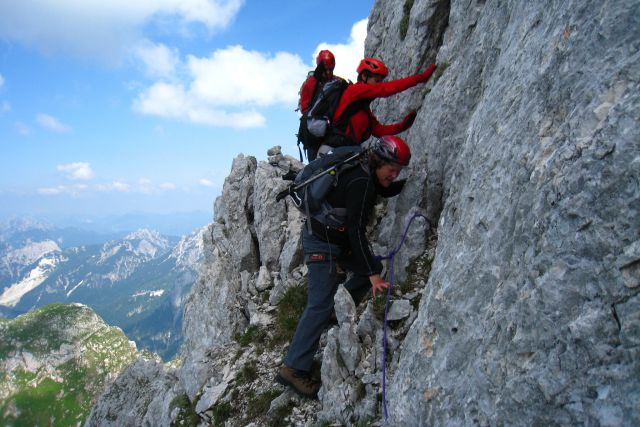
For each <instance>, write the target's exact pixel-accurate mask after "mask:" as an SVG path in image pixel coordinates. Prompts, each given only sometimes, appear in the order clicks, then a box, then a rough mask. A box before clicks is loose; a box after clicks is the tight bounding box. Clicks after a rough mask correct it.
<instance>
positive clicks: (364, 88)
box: [333, 65, 435, 120]
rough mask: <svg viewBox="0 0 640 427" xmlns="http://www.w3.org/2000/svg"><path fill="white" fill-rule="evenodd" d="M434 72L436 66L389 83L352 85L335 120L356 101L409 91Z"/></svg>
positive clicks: (345, 94)
mask: <svg viewBox="0 0 640 427" xmlns="http://www.w3.org/2000/svg"><path fill="white" fill-rule="evenodd" d="M433 70H435V66H434V65H432V66H430V67H429V68H427V69H426V70H425V71H423V72H422V73H418V74H414V75H413V76H409V77H404V78H402V79H397V80H389V81H388V82H380V83H373V84H367V83H355V84H352V85H351V86H349V87H348V88H347V89H346V90H345V91H344V93H343V94H342V98H340V103H339V104H338V108H337V109H336V112H335V114H334V116H333V119H334V120H335V119H337V118H339V117H340V114H342V112H343V111H344V109H345V108H347V106H348V105H349V104H351V103H352V102H354V101H358V100H361V99H375V98H386V97H388V96H391V95H394V94H396V93H400V92H402V91H404V90H407V89H409V88H411V87H413V86H415V85H417V84H418V83H422V82H425V81H427V80H429V77H431V74H432V73H433Z"/></svg>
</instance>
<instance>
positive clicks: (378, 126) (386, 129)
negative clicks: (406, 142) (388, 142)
mask: <svg viewBox="0 0 640 427" xmlns="http://www.w3.org/2000/svg"><path fill="white" fill-rule="evenodd" d="M370 117H371V134H372V135H373V136H377V137H381V136H385V135H396V134H399V133H400V132H402V131H404V130H407V129H408V128H409V126H407V125H406V123H405V121H404V120H403V121H400V122H398V123H392V124H390V125H383V124H382V123H380V122H379V121H378V119H377V118H376V117H375V116H374V115H373V114H371V116H370Z"/></svg>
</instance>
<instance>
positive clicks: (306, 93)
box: [298, 76, 316, 114]
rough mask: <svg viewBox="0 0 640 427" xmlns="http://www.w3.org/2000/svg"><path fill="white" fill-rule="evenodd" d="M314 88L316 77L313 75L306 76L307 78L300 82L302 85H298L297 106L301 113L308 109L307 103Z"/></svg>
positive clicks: (309, 101)
mask: <svg viewBox="0 0 640 427" xmlns="http://www.w3.org/2000/svg"><path fill="white" fill-rule="evenodd" d="M315 88H316V78H315V77H313V76H310V77H308V78H307V80H305V81H304V83H302V87H300V102H299V103H298V107H299V108H300V112H301V113H302V114H305V113H306V112H307V111H309V104H310V103H311V98H312V97H313V91H314V90H315Z"/></svg>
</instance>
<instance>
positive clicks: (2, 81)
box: [0, 74, 4, 87]
mask: <svg viewBox="0 0 640 427" xmlns="http://www.w3.org/2000/svg"><path fill="white" fill-rule="evenodd" d="M3 85H4V77H2V74H0V87H2V86H3Z"/></svg>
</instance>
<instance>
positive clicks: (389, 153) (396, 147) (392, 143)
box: [371, 135, 411, 166]
mask: <svg viewBox="0 0 640 427" xmlns="http://www.w3.org/2000/svg"><path fill="white" fill-rule="evenodd" d="M371 150H372V151H373V152H374V153H376V154H377V155H378V157H380V158H381V159H383V160H387V161H390V162H393V163H397V164H399V165H400V166H408V165H409V161H410V160H411V149H410V148H409V146H408V145H407V143H406V142H404V140H403V139H402V138H400V137H399V136H394V135H388V136H382V137H380V138H378V140H377V141H375V142H374V143H373V144H372V145H371Z"/></svg>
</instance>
